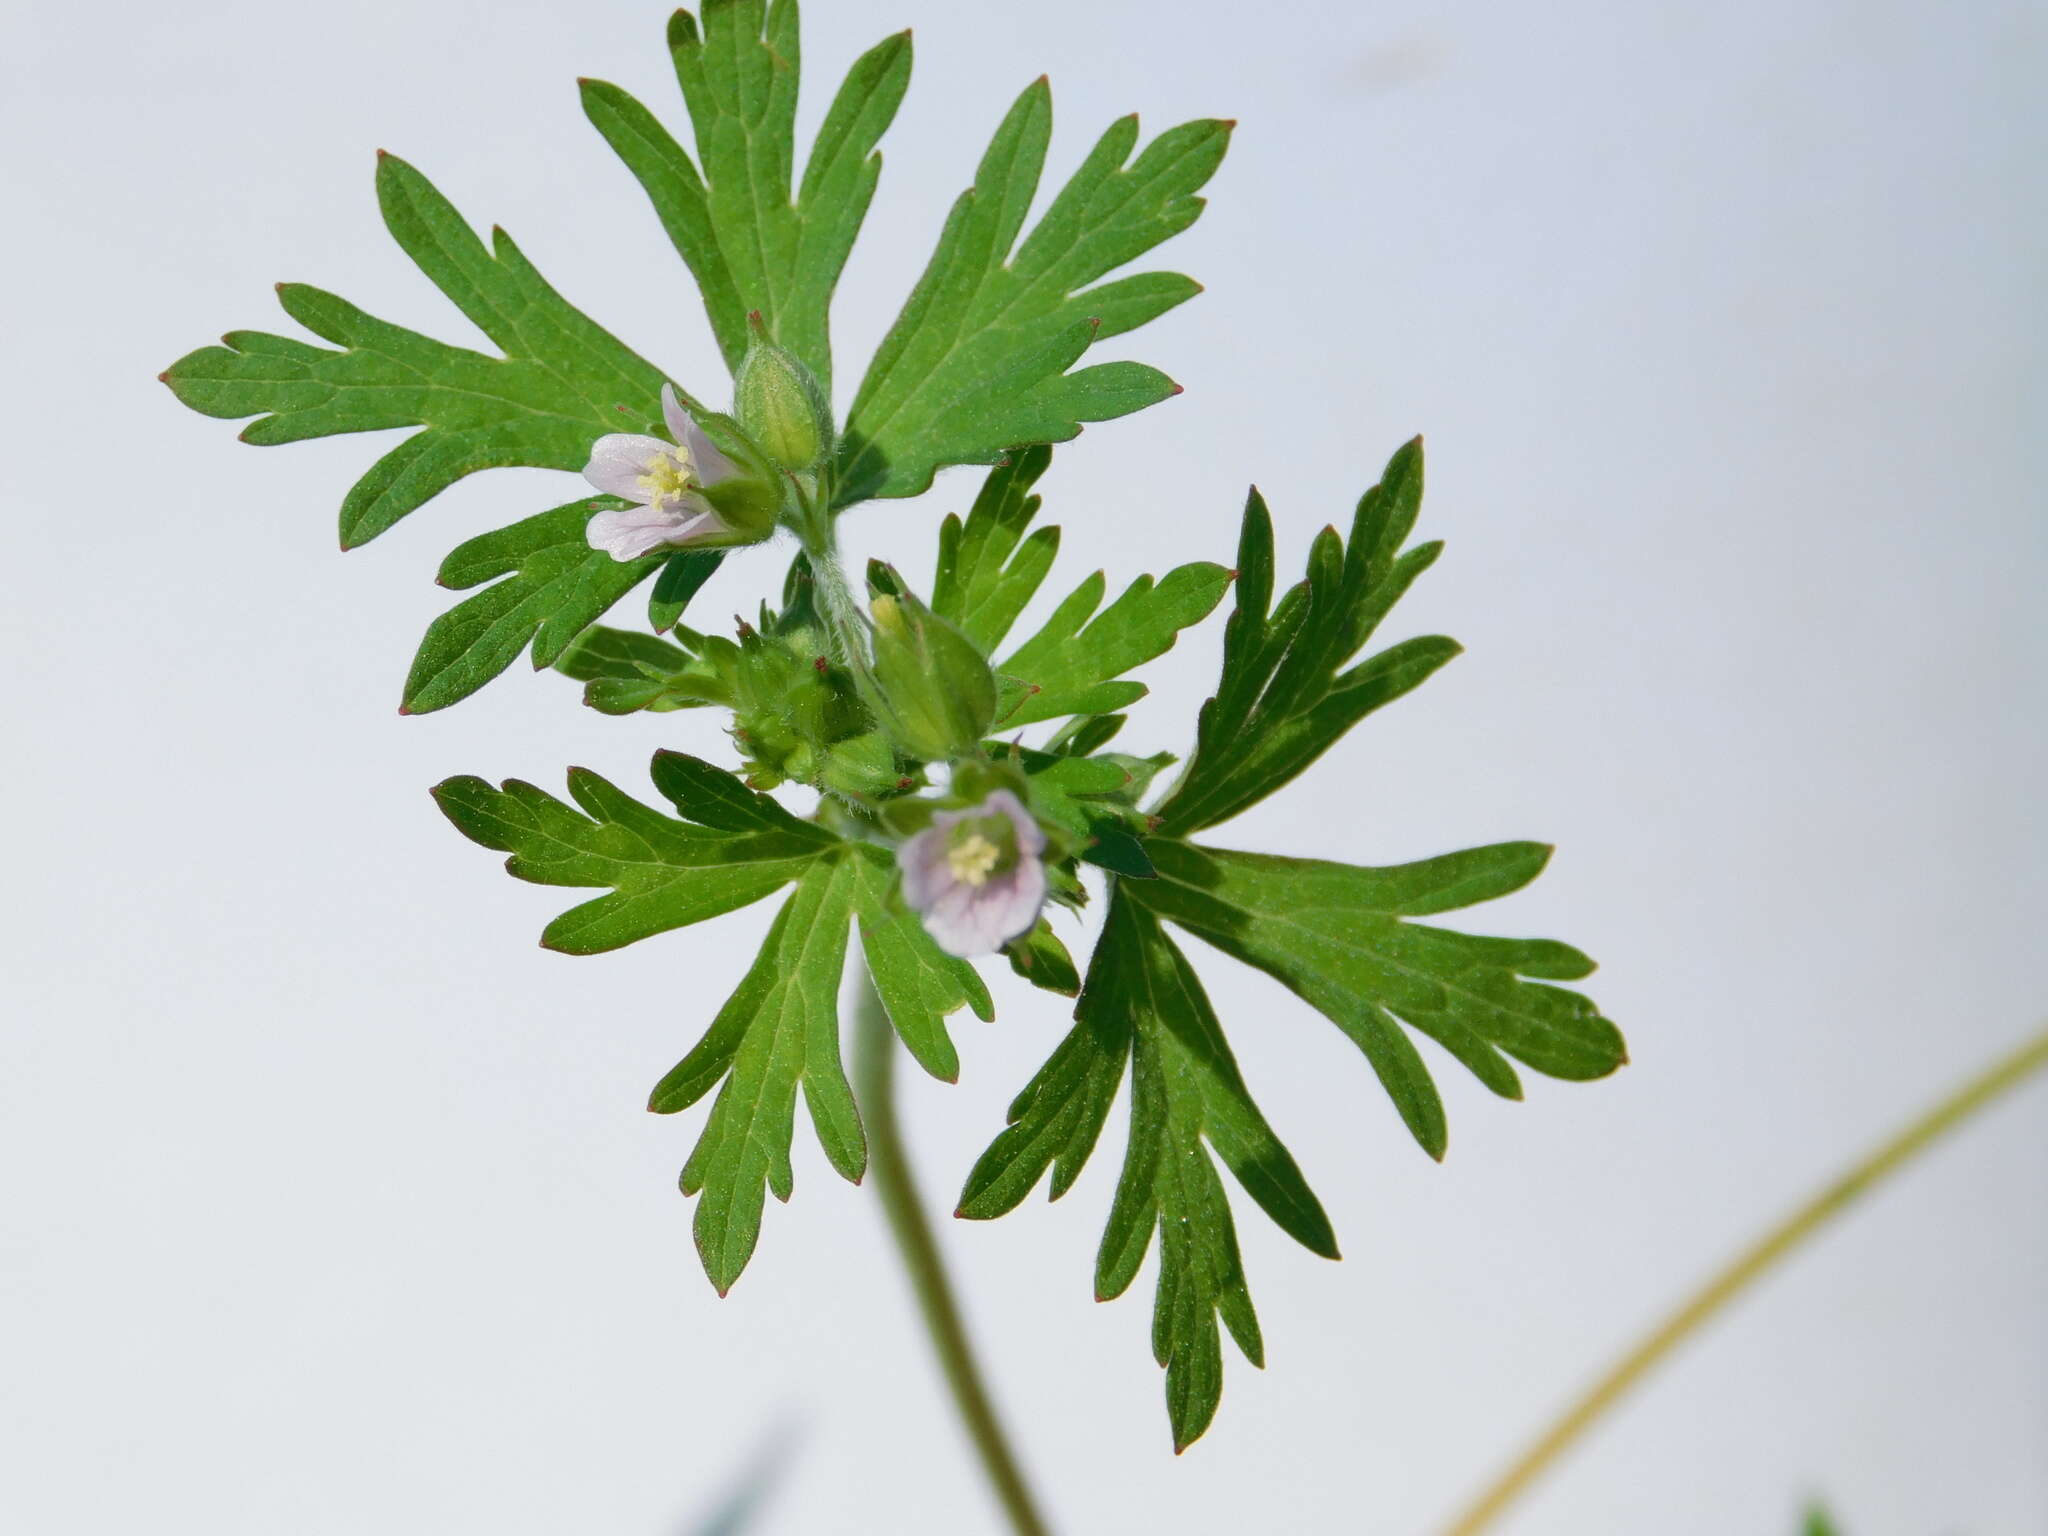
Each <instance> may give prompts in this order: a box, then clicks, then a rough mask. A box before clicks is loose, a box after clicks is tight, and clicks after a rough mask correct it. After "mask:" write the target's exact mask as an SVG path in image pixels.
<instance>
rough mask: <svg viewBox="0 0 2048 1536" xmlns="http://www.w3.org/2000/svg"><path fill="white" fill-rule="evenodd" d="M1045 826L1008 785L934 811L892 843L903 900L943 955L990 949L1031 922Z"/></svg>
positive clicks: (1039, 892)
mask: <svg viewBox="0 0 2048 1536" xmlns="http://www.w3.org/2000/svg"><path fill="white" fill-rule="evenodd" d="M1044 852H1045V833H1044V832H1043V831H1042V830H1041V829H1040V828H1039V825H1038V823H1037V822H1036V821H1034V820H1033V819H1032V816H1031V813H1030V812H1029V811H1027V810H1026V809H1025V808H1024V805H1023V802H1022V801H1020V800H1019V799H1018V798H1017V797H1016V796H1015V795H1014V794H1012V793H1011V792H1010V791H1009V790H1007V789H998V790H995V791H993V792H992V793H991V794H990V795H989V796H988V797H987V798H986V799H985V800H983V801H982V802H981V803H980V804H979V805H972V806H966V807H963V808H962V809H960V810H957V811H940V812H939V813H938V814H937V815H936V816H934V817H932V823H931V825H930V826H928V827H926V828H925V829H924V830H923V831H922V832H919V833H918V834H917V835H916V836H915V837H911V838H908V839H906V840H905V841H904V842H903V844H902V845H901V846H900V847H898V848H897V850H896V864H897V867H898V868H899V869H900V870H901V871H902V873H903V899H904V900H905V901H907V902H908V903H909V904H910V906H911V907H912V909H913V910H915V911H916V913H917V914H918V916H919V917H920V918H922V919H923V920H924V926H925V931H926V932H927V933H929V934H930V935H931V936H932V938H933V939H934V940H935V941H937V943H938V946H939V948H941V949H943V950H944V951H945V952H946V953H947V954H949V955H957V956H958V957H960V958H961V959H963V960H964V959H968V958H971V957H972V956H975V955H992V954H994V953H995V952H996V951H997V950H999V949H1001V948H1002V947H1003V946H1004V945H1005V944H1007V943H1009V942H1010V940H1012V939H1015V938H1019V937H1021V936H1022V935H1024V934H1026V933H1029V932H1030V931H1031V929H1032V928H1033V927H1034V926H1036V925H1037V922H1038V913H1039V909H1040V908H1042V907H1043V906H1044V905H1045V865H1044V863H1043V862H1042V861H1041V860H1040V857H1039V856H1040V855H1041V854H1043V853H1044Z"/></svg>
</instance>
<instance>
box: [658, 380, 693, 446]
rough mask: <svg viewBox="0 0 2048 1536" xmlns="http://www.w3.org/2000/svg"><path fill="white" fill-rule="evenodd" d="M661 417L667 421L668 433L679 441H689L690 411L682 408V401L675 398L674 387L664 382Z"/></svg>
mask: <svg viewBox="0 0 2048 1536" xmlns="http://www.w3.org/2000/svg"><path fill="white" fill-rule="evenodd" d="M661 419H662V420H663V421H665V422H667V423H668V435H669V436H670V437H672V438H674V439H675V440H676V441H677V442H679V443H687V442H689V440H690V438H689V432H690V413H689V412H688V411H686V410H684V409H683V402H682V401H680V400H678V399H677V398H676V387H675V385H673V384H667V383H664V384H663V385H662V386H661Z"/></svg>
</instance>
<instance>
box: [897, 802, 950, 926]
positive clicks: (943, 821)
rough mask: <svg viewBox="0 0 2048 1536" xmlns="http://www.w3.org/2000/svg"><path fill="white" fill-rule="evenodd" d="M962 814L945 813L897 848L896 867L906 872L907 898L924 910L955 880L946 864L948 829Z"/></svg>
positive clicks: (920, 909)
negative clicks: (950, 814)
mask: <svg viewBox="0 0 2048 1536" xmlns="http://www.w3.org/2000/svg"><path fill="white" fill-rule="evenodd" d="M958 819H959V817H958V816H954V817H951V818H948V817H947V816H946V815H945V814H944V813H941V814H940V815H938V816H934V817H933V818H932V824H931V825H930V826H928V827H926V828H925V829H924V830H923V831H922V832H920V833H918V834H917V835H916V836H915V837H911V838H907V839H905V840H904V841H903V842H902V843H901V844H900V845H898V847H897V849H896V867H897V869H899V870H900V871H902V874H903V899H904V901H906V902H907V903H909V904H910V906H912V907H913V908H915V909H916V910H917V911H919V912H922V911H924V909H925V908H927V907H929V906H930V905H931V904H932V903H933V902H935V901H937V900H938V899H939V896H940V894H941V893H942V892H944V891H945V890H946V888H947V886H949V885H950V884H951V883H952V882H953V872H952V871H951V870H950V869H948V868H947V867H946V832H947V830H948V828H949V827H950V825H951V823H952V822H953V821H957V820H958Z"/></svg>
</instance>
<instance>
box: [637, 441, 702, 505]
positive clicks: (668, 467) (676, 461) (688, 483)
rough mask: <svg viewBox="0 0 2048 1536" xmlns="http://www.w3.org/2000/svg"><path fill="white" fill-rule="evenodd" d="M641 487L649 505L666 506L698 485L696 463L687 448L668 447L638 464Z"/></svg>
mask: <svg viewBox="0 0 2048 1536" xmlns="http://www.w3.org/2000/svg"><path fill="white" fill-rule="evenodd" d="M641 470H642V473H641V475H640V489H641V490H643V491H645V492H646V493H647V501H648V505H650V506H656V507H660V506H667V505H669V504H670V503H673V502H677V501H681V500H682V499H683V497H684V496H685V495H686V494H687V493H688V492H690V491H694V490H695V489H696V488H697V465H696V462H695V461H694V460H692V459H691V457H690V450H689V449H687V448H681V447H677V448H670V449H668V450H666V451H665V452H663V453H660V454H657V455H656V456H655V457H654V458H651V459H649V460H648V461H647V462H646V463H645V464H644V465H642V466H641Z"/></svg>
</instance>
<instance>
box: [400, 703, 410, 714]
mask: <svg viewBox="0 0 2048 1536" xmlns="http://www.w3.org/2000/svg"><path fill="white" fill-rule="evenodd" d="M398 712H399V713H400V714H401V715H409V714H411V713H412V706H411V705H410V704H401V705H399V706H398Z"/></svg>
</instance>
